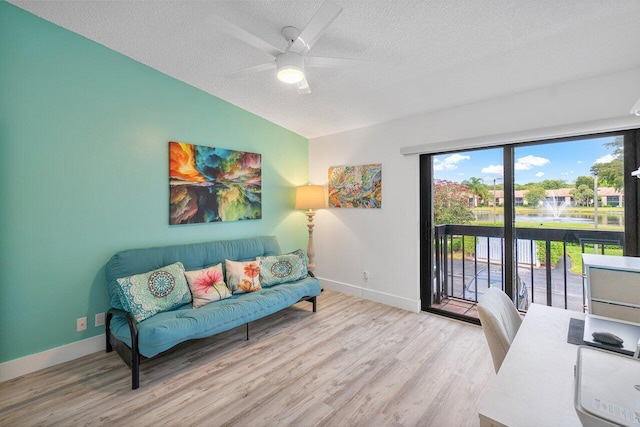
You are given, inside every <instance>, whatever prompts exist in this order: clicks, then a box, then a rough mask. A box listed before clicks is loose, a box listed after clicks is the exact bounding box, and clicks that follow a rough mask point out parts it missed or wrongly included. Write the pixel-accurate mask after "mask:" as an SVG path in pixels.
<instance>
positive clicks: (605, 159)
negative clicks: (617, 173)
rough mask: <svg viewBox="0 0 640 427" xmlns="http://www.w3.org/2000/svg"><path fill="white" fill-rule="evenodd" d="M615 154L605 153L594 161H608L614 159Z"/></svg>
mask: <svg viewBox="0 0 640 427" xmlns="http://www.w3.org/2000/svg"><path fill="white" fill-rule="evenodd" d="M616 157H617V156H614V155H613V154H606V155H604V156H602V157H600V158H599V159H596V163H609V162H611V161H613V160H615V159H616Z"/></svg>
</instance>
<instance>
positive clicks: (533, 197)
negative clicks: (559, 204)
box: [524, 187, 547, 208]
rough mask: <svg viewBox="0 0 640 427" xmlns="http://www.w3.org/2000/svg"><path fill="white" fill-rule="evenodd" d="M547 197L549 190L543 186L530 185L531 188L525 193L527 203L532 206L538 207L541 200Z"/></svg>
mask: <svg viewBox="0 0 640 427" xmlns="http://www.w3.org/2000/svg"><path fill="white" fill-rule="evenodd" d="M546 198H547V192H546V190H545V189H544V188H542V187H529V190H528V191H527V192H526V193H524V199H525V200H526V201H527V204H528V205H529V206H531V207H532V208H537V207H538V205H540V202H542V201H543V200H545V199H546Z"/></svg>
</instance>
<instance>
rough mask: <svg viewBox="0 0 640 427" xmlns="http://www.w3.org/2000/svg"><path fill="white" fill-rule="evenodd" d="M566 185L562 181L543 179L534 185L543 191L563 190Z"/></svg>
mask: <svg viewBox="0 0 640 427" xmlns="http://www.w3.org/2000/svg"><path fill="white" fill-rule="evenodd" d="M566 186H567V183H566V182H565V181H564V179H545V180H544V181H541V182H540V183H539V184H536V187H542V188H544V189H545V190H559V189H561V188H565V187H566Z"/></svg>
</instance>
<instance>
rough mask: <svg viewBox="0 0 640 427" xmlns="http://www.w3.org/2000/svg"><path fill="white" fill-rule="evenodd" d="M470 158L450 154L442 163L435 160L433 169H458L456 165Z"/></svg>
mask: <svg viewBox="0 0 640 427" xmlns="http://www.w3.org/2000/svg"><path fill="white" fill-rule="evenodd" d="M470 158H471V157H469V156H463V155H462V154H457V153H456V154H452V155H450V156H448V157H445V158H444V159H443V160H442V161H440V160H438V159H436V160H435V162H434V166H433V169H434V170H437V171H450V170H454V169H458V163H460V162H461V161H463V160H469V159H470Z"/></svg>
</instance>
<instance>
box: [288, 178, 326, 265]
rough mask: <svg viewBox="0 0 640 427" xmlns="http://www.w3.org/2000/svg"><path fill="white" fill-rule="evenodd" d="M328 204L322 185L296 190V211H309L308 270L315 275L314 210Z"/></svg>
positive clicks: (307, 186)
mask: <svg viewBox="0 0 640 427" xmlns="http://www.w3.org/2000/svg"><path fill="white" fill-rule="evenodd" d="M326 207H327V204H326V202H325V198H324V187H323V186H321V185H303V186H301V187H298V188H296V207H295V208H296V209H307V212H305V214H306V215H307V218H308V220H309V223H308V224H307V227H309V245H308V246H307V257H309V265H308V266H307V269H308V270H309V271H310V272H311V273H314V271H315V269H316V265H315V264H314V262H313V258H314V257H315V255H316V251H315V249H314V247H313V226H314V225H315V224H314V223H313V217H314V215H315V214H316V213H315V212H314V211H313V210H314V209H322V208H326Z"/></svg>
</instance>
